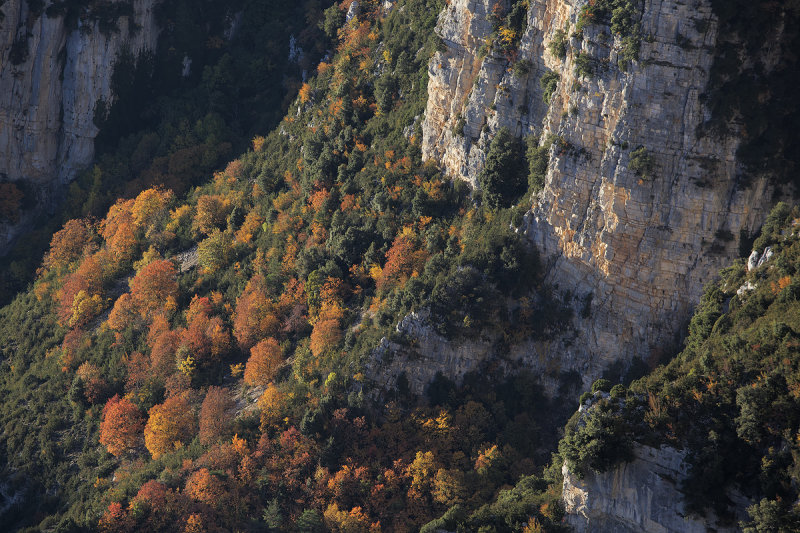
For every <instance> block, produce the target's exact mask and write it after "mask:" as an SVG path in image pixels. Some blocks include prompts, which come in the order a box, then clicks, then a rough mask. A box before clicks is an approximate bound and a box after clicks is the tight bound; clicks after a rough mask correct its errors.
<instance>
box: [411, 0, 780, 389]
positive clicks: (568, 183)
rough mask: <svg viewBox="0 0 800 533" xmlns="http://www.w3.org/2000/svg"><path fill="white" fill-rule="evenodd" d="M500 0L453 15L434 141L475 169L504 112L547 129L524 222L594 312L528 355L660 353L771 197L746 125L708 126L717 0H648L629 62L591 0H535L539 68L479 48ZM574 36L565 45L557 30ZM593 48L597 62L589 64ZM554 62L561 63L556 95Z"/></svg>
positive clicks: (435, 72) (568, 360)
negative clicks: (595, 18)
mask: <svg viewBox="0 0 800 533" xmlns="http://www.w3.org/2000/svg"><path fill="white" fill-rule="evenodd" d="M495 3H496V2H494V1H492V0H453V1H451V2H449V5H448V6H447V7H446V8H445V10H444V12H443V13H442V14H441V15H440V18H439V24H438V26H437V31H438V33H439V35H440V36H441V37H442V39H443V40H444V43H445V45H446V47H447V49H446V51H444V52H438V53H437V54H435V56H434V58H433V60H432V61H431V64H430V67H429V74H430V81H429V85H428V91H429V98H428V104H427V110H426V115H425V121H424V124H423V155H424V157H425V158H427V159H433V160H436V161H438V162H439V163H440V165H441V167H442V168H443V169H444V170H445V171H446V172H447V173H448V174H449V175H451V176H453V177H457V178H460V179H463V180H466V181H468V182H470V183H472V184H473V185H477V176H478V174H479V172H480V170H481V169H482V167H483V162H484V159H485V152H486V149H487V147H488V145H489V141H490V139H491V138H492V137H493V135H494V133H495V132H497V131H498V130H499V129H500V128H501V127H508V128H509V129H510V131H511V132H513V133H514V134H515V135H517V136H520V137H523V136H527V135H537V136H540V139H541V142H544V140H545V139H546V138H549V139H550V141H551V142H553V145H552V147H551V149H550V160H549V165H548V170H547V174H546V178H545V183H544V187H543V189H542V190H541V191H540V192H539V193H538V195H537V196H536V197H535V198H533V199H532V200H533V201H532V209H531V211H530V212H529V213H528V214H527V215H526V227H525V231H526V232H527V234H528V235H529V236H530V239H531V240H532V241H533V242H534V243H535V244H536V245H537V247H538V248H539V250H540V251H541V252H542V254H543V256H545V257H547V258H548V262H547V265H548V267H547V268H548V275H547V281H548V282H549V283H551V284H553V285H555V286H558V287H561V288H562V289H563V290H565V291H566V290H569V291H570V292H571V294H572V296H577V298H575V301H576V302H587V301H590V302H591V305H590V309H589V310H590V311H591V312H590V313H588V316H585V317H584V316H581V315H582V313H580V312H576V313H575V315H576V318H575V324H574V329H575V331H577V337H574V336H571V338H570V339H569V340H568V341H564V342H551V343H549V344H547V345H542V344H541V343H539V344H534V345H531V346H530V347H529V348H528V349H529V350H531V351H532V352H535V354H534V353H531V354H528V355H529V357H530V358H531V360H534V361H536V360H539V361H551V360H555V359H559V360H562V361H564V364H565V366H566V367H568V368H569V369H573V370H578V371H579V372H581V374H582V375H583V376H584V379H585V381H586V382H591V380H593V379H594V378H596V377H598V375H599V374H600V373H601V372H602V370H603V368H605V367H607V366H608V365H609V364H611V363H613V362H615V361H620V360H621V361H630V360H631V359H632V358H634V357H637V356H638V357H641V358H643V359H646V360H647V359H648V358H653V359H657V358H658V357H659V356H660V355H661V354H662V353H665V352H669V351H670V350H671V349H672V348H673V347H675V346H676V344H677V343H678V341H679V336H680V331H681V329H682V326H683V325H684V323H685V321H686V320H687V319H688V317H689V315H690V312H691V310H692V308H693V306H694V305H695V304H696V303H697V301H698V300H699V297H700V294H701V291H702V286H703V283H705V282H707V281H709V280H710V279H711V278H712V276H714V274H715V273H716V272H717V271H718V270H719V268H720V267H722V266H724V265H725V264H727V263H729V262H730V260H731V259H732V258H734V257H736V256H737V255H738V243H737V240H738V239H737V237H738V236H739V235H740V232H746V233H752V232H753V231H755V230H756V229H757V228H758V226H759V223H760V221H761V220H763V217H764V216H765V214H766V212H767V211H768V209H769V207H770V204H771V202H772V201H773V200H772V196H773V194H772V188H771V187H770V185H769V184H768V182H767V180H766V179H760V180H754V181H753V182H752V183H751V184H750V185H749V187H747V188H743V187H740V186H739V184H738V179H737V176H738V175H739V173H740V171H741V168H740V165H739V163H738V162H737V158H736V150H737V147H738V145H739V142H740V141H739V140H740V137H741V134H740V130H741V128H740V127H739V126H737V125H736V124H735V123H731V124H729V128H728V130H729V132H730V133H728V134H726V135H725V136H719V135H713V136H712V135H706V136H703V135H701V134H700V133H699V132H700V131H702V130H703V129H702V128H701V126H702V125H703V124H704V123H706V122H707V121H708V120H709V119H710V117H711V114H710V111H709V110H708V109H707V108H706V107H705V106H704V104H703V101H702V99H701V95H702V93H703V92H704V91H705V90H706V89H707V85H708V83H709V79H710V71H711V67H712V64H713V61H714V51H715V45H716V43H717V20H716V18H715V16H714V14H713V12H712V9H711V3H710V1H709V0H688V1H678V0H645V1H644V2H643V3H642V6H643V10H642V13H641V20H640V22H639V23H640V28H641V29H640V35H641V42H640V50H639V53H638V60H636V61H633V62H630V63H629V64H626V63H625V62H624V61H623V62H622V63H621V62H620V60H621V59H623V50H624V43H623V42H622V39H621V38H620V37H619V36H618V35H617V36H615V35H612V32H611V30H610V28H609V27H608V26H606V25H604V24H589V25H587V26H586V27H584V28H583V30H582V33H581V34H578V33H576V32H575V29H576V24H577V22H578V17H579V14H580V11H581V8H582V7H583V6H584V5H585V4H586V2H584V1H582V0H530V8H529V11H528V20H527V27H526V29H525V30H524V34H523V35H522V36H521V39H520V41H519V47H518V51H517V53H518V57H517V59H516V60H517V61H524V62H525V63H524V64H525V65H526V68H525V69H515V68H512V63H511V61H510V59H513V57H512V58H510V57H509V55H508V54H503V53H497V52H492V51H491V50H490V51H489V52H488V54H485V48H484V50H481V47H482V46H483V44H484V43H485V42H486V40H487V39H488V38H489V37H490V35H491V33H492V31H493V27H492V24H491V23H490V22H489V21H488V20H487V13H489V12H490V10H491V9H492V7H493V5H494V4H495ZM504 5H505V6H506V7H508V3H507V2H506V3H505V4H504ZM562 36H563V39H564V41H563V42H564V45H565V49H566V50H567V53H566V54H565V55H564V56H563V57H558V54H555V53H553V52H552V51H551V50H550V48H551V47H550V44H551V43H552V42H553V41H554V40H556V39H559V38H562ZM484 54H485V57H482V55H484ZM579 58H580V59H579ZM579 61H583V62H584V65H583V66H585V65H586V64H588V66H589V69H590V70H591V71H592V72H591V73H587V72H586V70H587V69H580V70H581V74H578V73H577V72H578V70H579V69H577V68H576V63H578V62H579ZM548 71H552V72H555V73H557V74H558V75H559V78H560V79H559V81H558V84H557V86H556V89H555V91H554V93H553V94H552V97H551V98H550V101H549V103H545V101H544V98H543V89H542V87H541V85H540V79H541V78H542V76H544V75H545V73H547V72H548ZM635 151H636V152H637V154H638V155H639V156H640V157H644V158H646V160H647V164H648V166H649V172H643V171H641V161H639V163H640V164H639V166H638V168H639V171H638V172H635V171H634V168H637V166H636V165H635V164H634V165H632V164H631V160H632V158H634V159H635V158H636V157H637V154H634V152H635ZM577 305H579V304H577V303H576V310H577ZM580 305H582V304H580ZM583 315H586V314H585V313H583Z"/></svg>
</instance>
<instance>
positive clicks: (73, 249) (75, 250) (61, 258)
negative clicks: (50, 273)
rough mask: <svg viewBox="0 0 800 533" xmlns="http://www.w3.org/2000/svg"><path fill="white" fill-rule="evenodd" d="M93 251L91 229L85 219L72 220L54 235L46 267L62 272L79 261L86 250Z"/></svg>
mask: <svg viewBox="0 0 800 533" xmlns="http://www.w3.org/2000/svg"><path fill="white" fill-rule="evenodd" d="M87 249H88V250H91V249H92V239H91V228H90V225H89V223H88V222H87V221H86V220H83V219H76V220H70V221H68V222H67V223H66V224H64V227H63V228H62V229H60V230H59V231H57V232H55V233H54V234H53V238H52V239H51V240H50V250H49V251H48V252H47V255H46V256H45V257H44V266H45V267H46V268H48V269H52V270H56V271H60V270H62V269H64V268H66V267H67V266H69V264H70V263H72V262H73V261H75V260H77V259H79V258H80V257H81V256H82V255H83V254H84V251H85V250H87Z"/></svg>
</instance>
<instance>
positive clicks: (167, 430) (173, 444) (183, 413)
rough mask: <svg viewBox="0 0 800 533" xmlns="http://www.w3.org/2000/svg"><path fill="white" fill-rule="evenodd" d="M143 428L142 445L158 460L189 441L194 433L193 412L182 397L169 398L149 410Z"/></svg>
mask: <svg viewBox="0 0 800 533" xmlns="http://www.w3.org/2000/svg"><path fill="white" fill-rule="evenodd" d="M149 415H150V418H149V419H148V420H147V425H146V426H145V428H144V445H145V446H146V447H147V450H148V451H149V452H150V454H151V455H152V456H153V459H158V458H159V457H161V456H162V455H164V454H165V453H167V452H168V451H170V450H174V449H176V448H179V447H181V446H182V445H183V444H185V443H186V442H188V441H189V440H191V438H192V436H193V435H194V433H195V431H196V421H195V416H194V410H193V409H192V406H191V405H190V404H189V402H188V401H187V400H186V398H185V397H184V395H178V396H171V397H169V398H167V399H166V400H165V401H164V403H163V404H161V405H155V406H153V407H152V408H151V409H150V412H149Z"/></svg>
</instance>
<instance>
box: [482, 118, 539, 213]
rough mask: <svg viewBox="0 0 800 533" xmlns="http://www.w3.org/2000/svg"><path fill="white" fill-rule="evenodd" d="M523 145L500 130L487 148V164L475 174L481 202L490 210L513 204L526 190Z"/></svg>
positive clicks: (507, 131) (508, 132)
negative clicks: (479, 188)
mask: <svg viewBox="0 0 800 533" xmlns="http://www.w3.org/2000/svg"><path fill="white" fill-rule="evenodd" d="M523 154H524V153H523V150H522V143H520V142H519V140H518V139H516V138H515V137H514V136H513V135H511V132H510V131H509V129H508V128H500V131H498V132H497V135H495V136H494V139H492V142H491V144H490V145H489V153H488V154H487V155H486V165H485V166H484V168H483V171H481V173H480V174H479V175H478V183H479V184H480V186H481V191H483V201H484V202H485V203H486V205H487V206H489V207H491V208H492V209H498V208H500V207H508V206H510V205H512V204H513V203H514V202H515V201H516V200H517V198H519V196H520V195H522V194H523V193H524V192H525V190H526V188H527V176H526V172H525V170H526V169H525V158H524V155H523Z"/></svg>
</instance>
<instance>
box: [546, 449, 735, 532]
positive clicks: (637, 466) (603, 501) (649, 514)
mask: <svg viewBox="0 0 800 533" xmlns="http://www.w3.org/2000/svg"><path fill="white" fill-rule="evenodd" d="M683 459H684V454H683V453H682V452H680V451H678V450H675V449H673V448H668V447H662V448H661V449H655V448H651V447H648V446H639V447H637V448H636V449H635V459H634V460H633V461H632V462H630V463H625V464H622V465H619V466H618V467H616V468H615V469H613V470H611V471H609V472H604V473H602V474H588V475H587V476H586V477H585V478H584V479H578V478H577V477H576V476H575V475H574V474H572V472H570V470H569V468H567V466H566V465H564V467H563V468H562V473H563V474H564V485H563V489H564V491H563V500H564V506H565V510H566V513H567V514H566V522H567V523H568V524H569V525H570V526H572V528H573V530H574V531H575V532H576V533H583V532H588V531H604V532H607V533H639V532H642V533H644V532H648V533H654V532H658V533H705V532H706V531H717V532H728V531H731V532H732V531H739V529H738V528H737V527H736V526H727V525H722V524H719V523H718V520H717V518H716V517H714V516H706V517H699V516H693V515H689V514H688V513H687V512H686V511H685V509H684V505H683V503H682V501H683V495H682V494H681V493H680V492H679V488H680V483H681V481H682V480H684V479H685V478H686V475H687V467H686V464H685V463H684V462H683ZM732 496H733V497H734V499H735V501H737V503H739V504H740V505H739V508H741V509H743V508H744V504H745V502H744V501H743V500H742V499H741V498H740V497H737V496H736V495H732Z"/></svg>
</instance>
